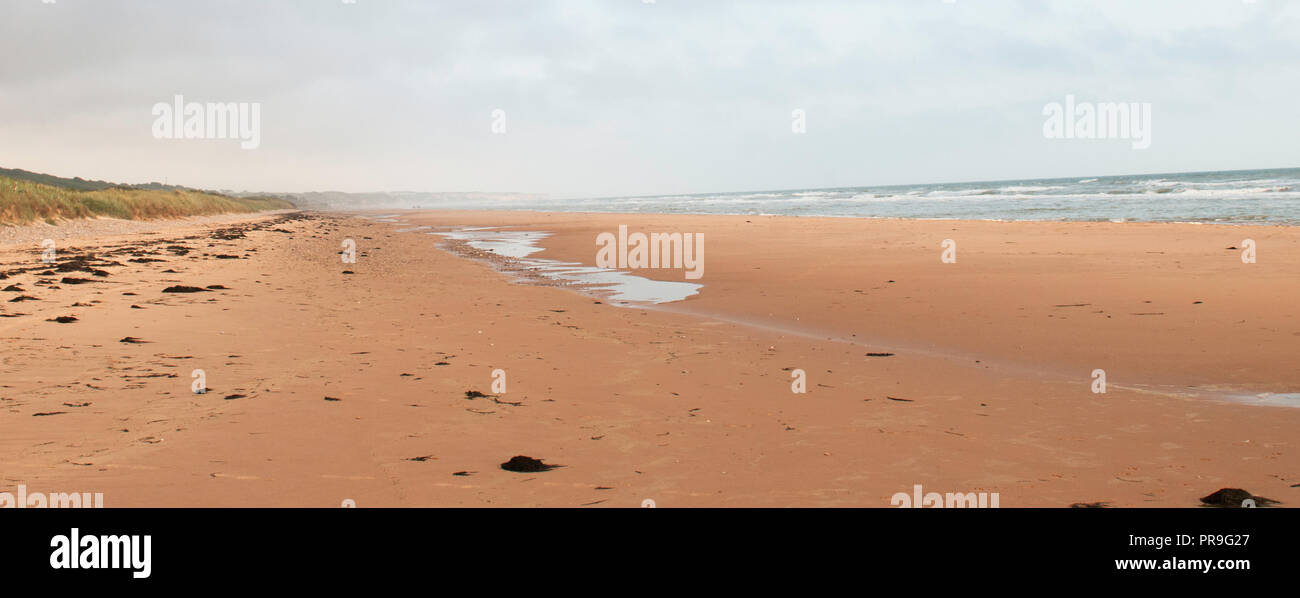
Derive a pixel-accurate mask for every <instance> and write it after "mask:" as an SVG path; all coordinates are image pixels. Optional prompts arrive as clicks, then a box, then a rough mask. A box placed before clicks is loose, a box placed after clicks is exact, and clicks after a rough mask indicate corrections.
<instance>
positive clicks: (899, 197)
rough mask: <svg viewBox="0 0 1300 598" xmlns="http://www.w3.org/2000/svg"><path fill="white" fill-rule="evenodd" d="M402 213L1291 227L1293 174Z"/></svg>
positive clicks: (559, 201)
mask: <svg viewBox="0 0 1300 598" xmlns="http://www.w3.org/2000/svg"><path fill="white" fill-rule="evenodd" d="M410 207H420V208H425V209H431V208H432V209H436V208H446V209H500V210H539V211H559V212H631V213H637V212H641V213H658V214H741V215H775V216H841V217H859V218H919V219H958V220H1055V221H1094V222H1104V221H1109V222H1201V223H1222V224H1264V225H1297V224H1300V168H1282V169H1267V170H1239V171H1224V172H1186V173H1176V174H1146V175H1124V176H1097V177H1070V178H1054V179H1021V180H1006V181H980V182H969V183H935V184H918V185H889V186H866V187H842V188H833V189H786V190H775V191H740V192H729V193H691V194H674V195H641V196H625V197H591V198H558V197H530V198H525V199H511V200H508V201H491V200H489V201H484V200H482V199H477V200H473V201H470V200H464V201H455V200H452V201H437V202H433V203H431V204H426V205H418V206H410Z"/></svg>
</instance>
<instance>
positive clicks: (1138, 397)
mask: <svg viewBox="0 0 1300 598" xmlns="http://www.w3.org/2000/svg"><path fill="white" fill-rule="evenodd" d="M275 218H281V217H279V216H277V217H275ZM402 219H403V220H404V221H406V222H409V223H413V224H417V225H428V226H435V227H456V226H514V227H517V228H519V229H522V230H540V231H549V232H552V233H554V234H553V236H551V237H549V238H547V239H545V240H543V241H542V242H541V244H542V245H543V246H544V247H546V251H544V252H541V253H538V254H536V256H537V257H542V258H550V259H562V260H566V261H573V262H581V263H583V264H588V265H591V264H593V263H594V256H595V245H594V239H595V236H596V234H598V233H599V232H612V231H615V230H617V227H618V225H619V224H628V225H629V227H630V228H632V229H635V230H642V231H646V232H650V231H655V232H692V233H701V232H702V233H704V234H705V236H706V239H707V240H706V243H705V247H706V254H705V274H704V277H703V278H702V279H700V280H698V281H692V282H698V283H702V284H703V285H704V287H703V288H702V289H701V291H700V293H699V294H698V295H697V296H694V297H691V298H689V299H687V300H685V301H682V302H678V303H669V304H663V305H659V306H654V307H653V308H626V307H615V306H612V305H610V304H609V303H608V302H606V301H602V300H601V299H599V298H593V297H591V296H588V295H584V294H582V293H578V292H575V291H573V290H570V289H566V288H558V287H548V286H536V285H530V284H520V283H519V282H517V279H516V278H515V277H514V276H512V275H510V274H508V273H505V272H501V271H499V270H498V269H497V268H496V267H494V266H493V264H492V263H489V262H487V261H482V260H474V259H466V258H464V257H461V256H458V255H454V254H452V253H449V252H448V251H445V250H443V249H439V248H438V245H439V244H440V243H441V241H440V239H439V238H437V237H435V236H431V235H429V234H426V233H427V231H412V232H398V230H399V229H402V228H409V227H403V226H397V225H393V224H389V223H383V222H374V221H372V220H367V219H362V218H358V217H352V216H323V215H312V216H311V217H310V219H300V220H294V219H289V220H283V221H277V220H270V221H265V223H264V224H262V225H259V226H257V227H251V228H248V229H247V230H242V229H241V230H239V231H238V234H231V233H229V232H227V233H218V234H214V231H217V230H218V229H219V228H221V226H217V225H206V224H194V225H193V228H192V230H185V231H181V230H176V229H170V230H166V231H162V232H160V233H159V234H157V235H139V234H137V235H133V236H120V237H113V238H111V239H104V240H102V241H100V242H98V243H101V244H103V245H106V247H94V246H92V245H91V244H89V243H85V244H83V246H82V247H79V248H75V250H74V249H69V250H61V254H60V257H61V258H64V257H73V255H76V254H78V253H79V254H85V253H94V254H95V257H96V258H97V259H99V260H103V261H111V262H118V263H120V264H121V265H119V266H113V265H104V264H103V263H102V261H96V262H95V263H96V264H100V265H99V266H96V267H94V268H92V269H98V270H101V271H104V272H106V273H107V274H108V276H106V277H96V276H95V275H94V274H93V273H88V272H72V273H62V272H59V273H57V275H44V274H42V272H44V271H45V270H32V271H28V272H21V273H16V274H14V275H11V276H10V277H9V278H8V279H6V280H0V287H2V286H7V285H9V284H18V285H19V286H21V287H22V288H24V289H26V291H24V293H22V294H26V295H30V296H34V297H37V298H38V299H39V301H24V302H18V303H10V302H9V299H10V297H9V295H16V294H19V293H2V294H0V299H3V302H0V316H4V315H7V314H16V313H21V314H23V315H21V316H16V317H0V336H3V337H4V342H5V344H6V348H7V349H8V350H7V351H6V352H5V355H4V358H3V361H2V362H0V410H2V411H0V413H2V415H0V478H2V479H0V491H5V490H7V491H12V490H13V487H14V486H16V485H17V484H20V483H21V484H25V485H26V486H27V487H28V491H29V492H73V491H77V492H83V491H84V492H103V493H104V495H105V499H104V502H105V504H106V505H107V506H110V507H112V506H262V505H272V506H324V507H332V506H339V505H340V504H342V502H343V501H345V500H352V501H355V502H356V504H357V505H358V506H362V507H369V506H501V505H511V506H515V505H518V506H528V505H543V506H574V507H576V506H616V507H639V506H641V505H642V503H643V501H645V500H647V499H650V500H653V501H655V503H656V505H657V506H659V507H680V506H715V505H716V506H869V507H887V506H889V505H890V497H891V496H892V495H893V494H894V493H897V492H911V490H912V488H913V485H915V484H921V485H922V486H923V488H924V489H925V491H926V492H931V491H934V492H997V493H999V495H1000V505H1001V506H1002V507H1016V506H1047V507H1064V506H1069V505H1070V504H1072V503H1081V502H1105V503H1108V504H1110V505H1114V506H1186V507H1192V506H1196V505H1197V504H1199V501H1198V499H1199V497H1202V496H1206V495H1208V494H1210V493H1211V492H1214V491H1215V490H1217V489H1219V488H1223V487H1234V488H1245V489H1247V490H1249V491H1250V492H1252V493H1254V494H1256V495H1262V496H1268V497H1271V498H1274V499H1278V500H1281V501H1282V502H1283V505H1282V506H1289V504H1290V503H1294V502H1295V501H1296V498H1295V497H1294V495H1296V493H1297V492H1300V489H1297V488H1292V486H1293V485H1295V484H1297V483H1300V480H1297V479H1295V478H1296V477H1298V476H1300V473H1297V465H1300V458H1298V457H1297V455H1296V452H1295V448H1294V447H1293V446H1292V442H1293V440H1292V438H1293V437H1294V431H1295V430H1296V429H1297V424H1300V409H1296V408H1294V407H1274V406H1260V405H1254V404H1243V403H1240V402H1232V401H1231V400H1228V399H1230V398H1231V397H1233V396H1235V395H1246V396H1253V395H1256V394H1259V393H1265V392H1273V393H1284V392H1296V391H1297V390H1300V366H1298V365H1297V362H1296V361H1295V359H1294V350H1295V348H1296V347H1298V346H1300V322H1296V320H1295V310H1294V308H1293V305H1294V297H1295V296H1297V291H1298V290H1300V288H1297V287H1300V277H1297V276H1296V275H1295V273H1296V271H1297V270H1296V267H1295V264H1300V232H1297V229H1294V228H1287V227H1226V226H1224V227H1220V226H1196V225H1177V224H1170V225H1148V224H1132V223H1126V224H1092V223H990V222H946V221H889V220H856V219H853V220H850V219H811V218H809V219H802V218H774V217H745V216H737V217H732V216H662V215H612V214H591V215H582V214H536V213H510V212H426V213H422V214H403V215H402ZM223 226H229V225H223ZM1248 237H1249V238H1253V239H1254V240H1255V241H1256V242H1257V244H1258V247H1259V260H1258V263H1255V264H1243V263H1241V260H1240V257H1239V256H1240V251H1239V250H1233V249H1228V248H1229V247H1240V246H1241V243H1242V240H1243V239H1245V238H1248ZM344 239H352V240H354V241H355V242H356V246H357V262H356V263H355V264H344V263H342V261H341V260H340V257H339V252H340V251H341V250H342V247H341V243H342V242H343V240H344ZM944 239H953V240H955V241H956V242H957V263H955V264H944V263H942V262H941V261H940V253H941V251H942V247H941V246H940V243H941V242H942V241H943V240H944ZM146 243H149V244H148V245H146ZM123 244H125V245H123ZM174 246H175V247H185V248H186V249H188V251H187V252H186V253H185V254H184V255H181V254H179V250H171V249H168V248H169V247H174ZM128 247H134V248H136V250H134V251H128V250H127V249H126V248H128ZM136 253H139V254H140V255H135V254H136ZM204 254H207V255H204ZM131 259H145V260H151V259H160V260H164V261H160V262H154V261H144V262H132V261H129V260H131ZM38 260H39V248H38V247H36V246H28V245H10V246H6V247H3V248H0V263H3V264H4V266H2V267H0V271H13V270H17V269H23V268H28V267H31V266H32V265H33V264H36V263H39V262H38ZM497 266H500V264H497ZM167 270H173V271H174V272H167ZM345 272H350V274H349V273H345ZM637 274H639V275H645V276H648V277H651V278H656V279H662V280H682V272H681V271H680V270H676V271H673V270H640V271H638V272H637ZM64 277H80V278H86V279H91V280H96V279H98V280H96V281H95V282H89V283H82V284H61V280H62V278H64ZM42 279H44V280H51V281H52V282H50V283H47V284H38V283H39V281H40V280H42ZM891 281H892V282H891ZM212 285H220V286H223V287H225V288H223V289H207V288H206V287H208V286H212ZM55 286H57V287H59V288H57V289H54V288H52V287H55ZM173 286H191V287H196V288H203V289H204V290H203V291H199V292H193V293H163V292H162V291H163V290H164V289H166V288H168V287H173ZM127 293H134V294H127ZM1198 302H1199V303H1198ZM133 306H134V307H133ZM60 316H72V317H75V318H77V319H76V321H73V322H70V323H66V324H60V323H57V322H51V321H47V320H50V319H56V318H58V317H60ZM128 338H131V339H134V340H133V341H129V342H122V341H124V340H126V339H128ZM868 353H870V354H874V355H876V356H868ZM883 354H892V355H889V356H883ZM1098 368H1100V369H1105V370H1106V372H1107V378H1108V382H1109V388H1108V392H1107V393H1106V394H1094V393H1093V392H1092V391H1091V386H1092V382H1093V380H1092V378H1091V377H1090V373H1091V372H1092V370H1094V369H1098ZM195 369H202V370H203V371H204V373H205V374H206V381H207V386H208V388H209V389H210V392H208V393H207V394H202V395H196V394H193V393H192V392H191V384H192V379H191V373H192V371H193V370H195ZM498 369H500V370H503V371H504V372H505V374H506V385H507V386H506V391H505V392H504V393H497V392H494V391H493V390H492V386H493V382H494V378H493V372H494V371H495V370H498ZM794 369H802V370H804V371H805V372H806V373H807V381H808V384H807V393H806V394H794V393H792V392H791V371H792V370H794ZM467 391H477V394H475V395H471V396H472V398H471V396H467ZM478 395H482V396H478ZM1256 402H1258V401H1256ZM515 456H529V457H533V458H536V459H541V460H542V461H544V462H545V463H546V464H551V465H561V466H562V467H558V468H555V469H551V470H549V471H536V472H515V471H506V470H503V469H502V468H501V464H503V463H506V462H508V461H510V460H511V459H512V457H515Z"/></svg>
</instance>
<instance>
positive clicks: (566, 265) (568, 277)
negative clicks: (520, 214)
mask: <svg viewBox="0 0 1300 598" xmlns="http://www.w3.org/2000/svg"><path fill="white" fill-rule="evenodd" d="M428 234H431V235H437V236H441V237H445V238H448V239H452V240H456V241H463V242H465V244H467V245H469V246H470V247H473V248H475V249H479V250H482V251H490V252H492V253H495V254H497V255H500V256H504V257H508V258H513V259H514V260H516V261H517V262H518V264H519V265H520V266H523V267H524V268H525V269H527V270H528V271H529V272H531V273H533V274H537V275H539V276H541V277H543V278H546V279H550V280H553V281H556V282H562V283H565V284H566V286H567V285H572V286H574V287H576V288H578V289H579V290H582V291H584V292H587V293H589V294H592V295H595V296H598V297H601V298H604V299H607V300H609V301H610V302H611V303H612V304H614V305H635V304H645V303H650V304H658V303H671V302H673V301H681V300H683V299H686V298H687V297H690V296H692V295H695V294H697V293H699V290H700V288H702V287H703V286H704V285H701V284H694V283H689V282H673V281H665V280H652V279H649V278H645V277H643V276H637V275H635V274H632V273H630V272H625V271H622V270H614V269H610V268H599V267H595V266H584V265H582V264H580V263H576V262H562V261H560V260H548V259H542V258H535V257H530V256H531V255H532V254H534V253H537V252H539V251H542V250H543V249H544V248H543V247H540V246H539V245H538V243H539V242H540V241H541V240H542V239H545V238H547V237H549V236H551V233H548V232H544V231H513V230H500V229H497V228H492V227H466V228H459V229H456V230H453V231H443V232H432V233H428Z"/></svg>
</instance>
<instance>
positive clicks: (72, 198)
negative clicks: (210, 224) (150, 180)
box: [0, 176, 293, 225]
mask: <svg viewBox="0 0 1300 598" xmlns="http://www.w3.org/2000/svg"><path fill="white" fill-rule="evenodd" d="M289 208H293V204H291V203H289V202H288V201H285V200H283V199H273V198H241V197H227V196H224V195H216V194H213V193H205V192H202V191H191V190H157V189H126V188H121V187H114V188H109V189H99V190H93V191H83V190H77V189H68V188H64V187H56V186H52V185H44V184H41V183H35V182H31V181H24V180H17V179H11V178H8V177H4V176H0V225H16V224H29V223H32V222H36V221H38V220H43V221H45V222H48V223H50V224H54V223H56V222H58V221H60V220H72V219H75V218H95V217H109V218H122V219H127V220H153V219H159V218H181V217H185V216H203V215H208V214H229V213H246V212H260V211H264V210H282V209H289Z"/></svg>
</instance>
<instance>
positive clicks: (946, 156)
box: [0, 0, 1300, 196]
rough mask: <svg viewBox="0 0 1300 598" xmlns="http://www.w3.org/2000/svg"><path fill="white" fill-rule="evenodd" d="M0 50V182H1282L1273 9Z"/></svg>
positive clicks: (462, 12)
mask: <svg viewBox="0 0 1300 598" xmlns="http://www.w3.org/2000/svg"><path fill="white" fill-rule="evenodd" d="M0 56H3V58H0V166H4V167H14V168H25V169H28V170H35V171H41V172H49V173H53V174H59V175H65V176H82V177H85V178H96V179H106V180H113V181H122V182H146V181H153V180H159V181H161V180H163V179H164V178H165V179H166V180H167V181H169V182H171V183H174V184H185V185H191V186H197V187H204V188H225V189H241V190H243V189H246V190H263V191H311V190H341V191H375V190H415V191H518V192H537V193H548V194H552V195H560V196H565V195H584V196H589V195H642V194H658V193H685V192H715V191H742V190H762V189H795V188H815V187H844V186H856V185H880V184H901V183H925V182H943V181H965V180H989V179H1010V178H1032V177H1053V176H1091V175H1105V174H1122V173H1142V172H1174V171H1194V170H1218V169H1225V170H1226V169H1247V168H1264V167H1284V166H1300V142H1298V141H1297V139H1298V138H1300V136H1298V135H1297V133H1300V125H1298V123H1300V120H1297V118H1296V113H1297V106H1298V105H1300V2H1288V1H1286V0H1258V1H1257V2H1254V3H1250V2H1243V1H1242V0H1169V1H1155V0H1152V1H1145V0H1118V1H1113V2H1111V1H1106V0H1060V1H1049V0H1041V1H1031V0H1023V1H1021V0H957V2H955V3H951V4H949V3H945V2H943V1H942V0H879V1H872V0H848V1H843V2H835V1H814V0H785V1H763V0H743V1H727V0H656V1H655V2H643V1H642V0H603V1H601V0H571V1H558V0H557V1H549V0H516V1H493V0H459V1H451V0H445V1H434V0H423V1H418V0H356V2H355V4H346V3H344V2H343V0H311V1H306V0H302V1H288V0H284V1H277V0H247V1H235V0H232V1H218V0H212V1H203V2H199V1H181V0H156V1H150V0H57V2H55V3H52V4H47V3H44V2H42V1H41V0H0ZM176 94H182V95H184V96H185V98H186V100H187V101H199V102H258V103H260V104H261V145H260V147H258V148H257V149H254V150H245V149H241V148H240V145H239V142H238V141H232V140H185V139H182V140H172V139H155V138H154V136H153V134H152V129H151V127H152V125H153V123H154V120H155V117H154V116H153V114H151V110H152V109H153V106H154V104H156V103H158V102H169V103H170V102H171V101H172V97H173V96H174V95H176ZM1067 94H1073V95H1074V96H1076V98H1077V100H1078V101H1081V102H1082V101H1090V102H1150V103H1151V104H1152V120H1153V122H1152V137H1151V140H1152V143H1151V147H1150V148H1149V149H1146V150H1134V149H1133V148H1132V146H1131V144H1130V143H1129V142H1128V141H1123V140H1060V139H1046V138H1044V136H1043V121H1044V116H1043V114H1042V112H1043V107H1044V105H1045V104H1047V103H1049V102H1064V100H1065V96H1066V95H1067ZM498 109H499V110H502V111H504V113H505V125H506V132H505V134H494V133H493V131H492V124H493V111H494V110H498ZM795 109H802V110H804V111H805V113H806V115H807V133H806V134H802V135H799V134H795V133H793V132H792V130H791V121H792V117H791V113H792V111H793V110H795Z"/></svg>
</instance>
